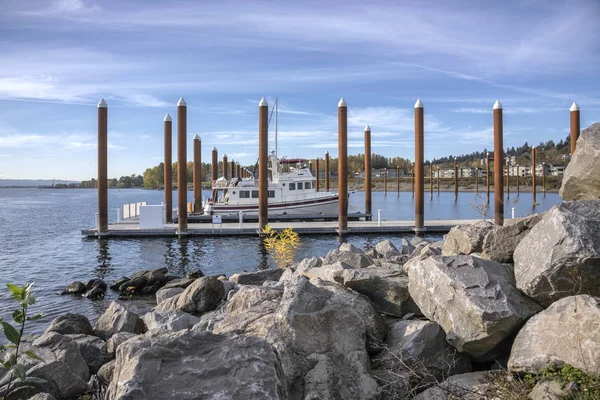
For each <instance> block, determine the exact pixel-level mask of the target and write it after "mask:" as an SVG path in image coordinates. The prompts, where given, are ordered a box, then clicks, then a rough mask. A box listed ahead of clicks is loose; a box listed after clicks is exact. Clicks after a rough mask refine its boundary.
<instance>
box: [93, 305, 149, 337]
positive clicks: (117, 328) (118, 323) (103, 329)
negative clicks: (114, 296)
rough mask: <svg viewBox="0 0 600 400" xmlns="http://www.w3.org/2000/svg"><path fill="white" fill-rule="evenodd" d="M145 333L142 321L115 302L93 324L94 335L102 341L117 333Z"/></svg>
mask: <svg viewBox="0 0 600 400" xmlns="http://www.w3.org/2000/svg"><path fill="white" fill-rule="evenodd" d="M145 331H146V327H145V326H144V321H142V320H141V319H140V317H139V316H138V315H137V314H134V313H132V312H131V311H128V310H127V309H126V308H125V307H123V306H122V305H121V304H119V303H117V302H116V301H113V302H112V303H110V306H108V308H107V309H106V311H104V313H103V314H102V315H101V316H100V318H98V321H96V323H95V324H94V333H95V334H96V336H99V337H100V338H102V339H104V340H106V339H108V338H110V337H111V336H112V335H114V334H115V333H118V332H131V333H144V332H145Z"/></svg>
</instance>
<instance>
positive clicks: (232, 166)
mask: <svg viewBox="0 0 600 400" xmlns="http://www.w3.org/2000/svg"><path fill="white" fill-rule="evenodd" d="M229 164H230V165H231V179H233V178H235V161H234V160H233V159H232V160H231V162H230V163H229Z"/></svg>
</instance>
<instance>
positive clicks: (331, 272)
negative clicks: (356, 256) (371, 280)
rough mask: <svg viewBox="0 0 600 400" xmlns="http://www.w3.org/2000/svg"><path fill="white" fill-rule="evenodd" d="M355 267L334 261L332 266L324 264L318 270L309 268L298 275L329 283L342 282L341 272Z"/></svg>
mask: <svg viewBox="0 0 600 400" xmlns="http://www.w3.org/2000/svg"><path fill="white" fill-rule="evenodd" d="M354 269H356V267H353V266H351V265H348V264H346V263H344V262H342V261H336V262H334V263H332V264H324V265H322V266H320V267H318V268H311V269H308V270H303V272H299V273H298V275H301V276H304V277H306V278H308V279H312V278H319V279H323V280H325V281H329V282H340V283H342V282H343V279H342V276H341V275H342V272H343V271H345V270H354Z"/></svg>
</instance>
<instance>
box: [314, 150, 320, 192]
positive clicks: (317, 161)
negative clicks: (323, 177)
mask: <svg viewBox="0 0 600 400" xmlns="http://www.w3.org/2000/svg"><path fill="white" fill-rule="evenodd" d="M315 169H316V173H315V184H316V187H315V190H316V191H317V192H318V191H319V157H317V158H316V159H315Z"/></svg>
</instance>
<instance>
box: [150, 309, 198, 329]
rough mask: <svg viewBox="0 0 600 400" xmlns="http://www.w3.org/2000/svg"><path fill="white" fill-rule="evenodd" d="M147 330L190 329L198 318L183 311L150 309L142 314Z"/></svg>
mask: <svg viewBox="0 0 600 400" xmlns="http://www.w3.org/2000/svg"><path fill="white" fill-rule="evenodd" d="M142 319H143V320H144V323H145V324H146V328H147V329H148V330H149V331H155V330H162V331H171V332H175V331H180V330H183V329H190V328H191V327H193V326H194V325H196V324H197V323H198V322H200V319H199V318H198V317H195V316H193V315H192V314H188V313H186V312H183V311H152V312H149V313H146V314H144V315H143V316H142Z"/></svg>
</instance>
